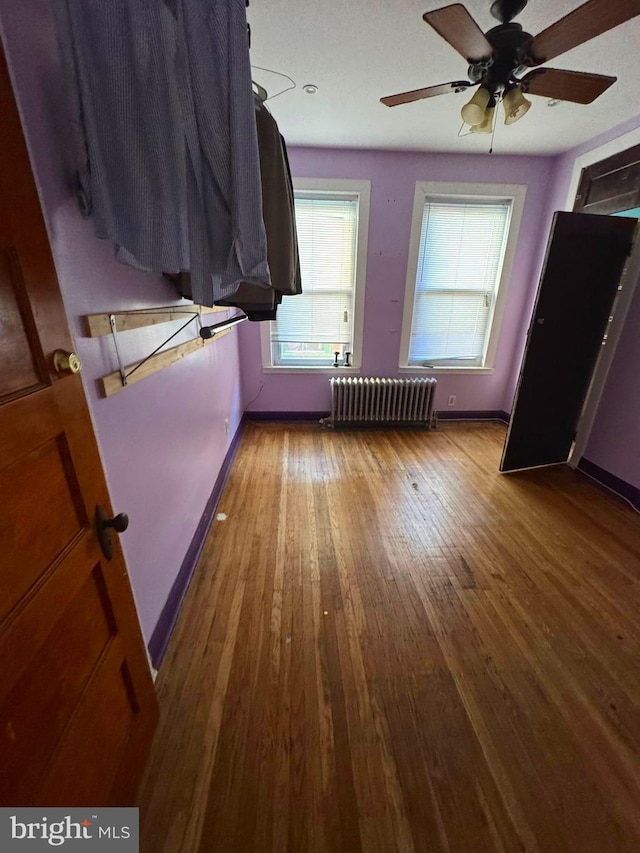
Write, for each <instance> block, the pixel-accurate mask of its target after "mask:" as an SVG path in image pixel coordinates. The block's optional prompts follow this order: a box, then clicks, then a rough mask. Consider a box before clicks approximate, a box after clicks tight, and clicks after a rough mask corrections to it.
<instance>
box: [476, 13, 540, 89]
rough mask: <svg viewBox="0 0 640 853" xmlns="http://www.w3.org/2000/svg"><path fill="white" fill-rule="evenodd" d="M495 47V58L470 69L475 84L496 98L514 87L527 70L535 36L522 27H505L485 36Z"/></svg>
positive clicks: (490, 31)
mask: <svg viewBox="0 0 640 853" xmlns="http://www.w3.org/2000/svg"><path fill="white" fill-rule="evenodd" d="M485 35H486V39H487V41H488V42H489V43H490V44H491V46H492V47H493V49H494V51H495V54H494V56H493V59H489V60H484V59H482V60H479V61H478V62H473V63H472V64H471V65H470V66H469V79H470V80H471V82H472V83H482V85H483V86H484V87H485V88H486V89H489V91H490V92H491V94H492V95H494V94H496V93H497V92H500V91H503V90H505V89H509V88H511V87H512V86H513V85H515V83H516V76H515V75H517V74H518V73H521V72H524V71H526V69H527V66H526V56H527V52H528V51H527V47H528V45H529V44H530V43H531V41H532V39H533V36H532V35H531V33H527V32H525V31H524V30H523V29H522V27H521V26H520V24H513V23H511V24H501V25H500V26H499V27H494V28H493V29H492V30H489V32H488V33H486V34H485Z"/></svg>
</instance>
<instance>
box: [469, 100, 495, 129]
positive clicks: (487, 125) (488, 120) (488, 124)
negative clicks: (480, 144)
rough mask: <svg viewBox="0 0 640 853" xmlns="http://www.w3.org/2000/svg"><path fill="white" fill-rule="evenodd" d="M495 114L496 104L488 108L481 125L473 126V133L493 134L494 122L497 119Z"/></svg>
mask: <svg viewBox="0 0 640 853" xmlns="http://www.w3.org/2000/svg"><path fill="white" fill-rule="evenodd" d="M495 114H496V108H495V104H494V105H493V106H492V107H487V109H486V110H485V113H484V118H483V120H482V121H481V122H480V123H479V124H472V125H471V133H493V120H494V118H495Z"/></svg>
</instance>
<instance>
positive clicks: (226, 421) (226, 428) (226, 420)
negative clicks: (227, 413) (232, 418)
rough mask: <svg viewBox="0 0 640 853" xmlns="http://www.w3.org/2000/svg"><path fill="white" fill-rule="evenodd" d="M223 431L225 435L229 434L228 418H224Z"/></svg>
mask: <svg viewBox="0 0 640 853" xmlns="http://www.w3.org/2000/svg"><path fill="white" fill-rule="evenodd" d="M224 432H225V435H229V418H225V419H224Z"/></svg>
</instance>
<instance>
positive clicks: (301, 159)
mask: <svg viewBox="0 0 640 853" xmlns="http://www.w3.org/2000/svg"><path fill="white" fill-rule="evenodd" d="M289 153H290V160H291V168H292V172H293V174H294V175H295V176H298V177H305V178H315V177H325V178H351V179H368V180H370V181H371V208H370V221H369V245H368V258H367V280H366V305H365V316H364V342H363V352H362V375H365V376H366V375H373V376H397V375H399V373H398V361H399V353H400V337H401V329H402V311H403V301H404V291H405V283H406V275H407V260H408V253H409V238H410V232H411V216H412V212H413V199H414V193H415V184H416V181H418V180H431V181H458V182H480V183H496V184H497V183H503V184H525V185H526V186H527V198H526V202H525V209H524V215H523V218H522V225H521V229H520V240H519V244H518V249H517V252H516V256H515V261H514V265H513V273H512V283H511V288H510V292H509V299H508V303H507V306H506V311H505V316H504V322H503V325H502V331H501V335H500V340H499V345H498V352H497V357H496V367H495V370H494V372H493V374H491V375H480V376H469V375H463V376H455V375H452V374H438V392H437V397H436V406H437V407H440V408H444V407H445V406H446V400H447V397H448V396H449V395H451V394H455V395H456V408H457V409H459V410H461V411H462V410H496V409H502V408H503V402H504V397H505V384H506V383H507V381H508V379H509V378H510V376H511V373H512V371H513V362H514V351H515V350H516V349H517V348H518V346H519V343H520V342H519V336H520V333H521V327H522V315H523V311H525V310H526V305H527V304H528V303H529V301H530V293H531V286H532V280H533V278H534V277H535V273H536V264H537V263H538V260H539V245H540V241H541V239H542V238H541V235H542V234H544V233H546V231H547V230H548V222H547V219H548V206H547V203H546V200H547V195H548V192H549V186H550V179H551V173H552V168H551V167H552V165H553V162H554V161H553V160H552V159H550V158H545V157H507V156H499V155H492V156H487V155H482V156H478V155H456V154H421V153H412V152H389V151H356V150H338V149H317V148H297V149H296V148H294V149H292V150H291V151H290V152H289ZM240 354H241V368H242V380H243V391H244V395H245V397H244V399H245V405H246V407H247V409H248V410H249V411H252V410H253V411H323V410H328V408H329V391H328V377H327V376H326V375H319V376H318V375H311V374H304V375H301V374H297V375H296V374H277V375H276V374H273V373H271V374H266V373H263V371H262V367H261V353H260V330H259V327H258V325H257V324H255V325H253V324H248V323H246V324H245V325H244V327H243V328H242V329H241V330H240Z"/></svg>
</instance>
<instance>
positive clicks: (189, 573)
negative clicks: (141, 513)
mask: <svg viewBox="0 0 640 853" xmlns="http://www.w3.org/2000/svg"><path fill="white" fill-rule="evenodd" d="M243 429H244V420H243V421H241V422H240V425H239V426H238V429H237V430H236V433H235V435H234V436H233V439H232V441H231V444H230V445H229V448H228V450H227V453H226V455H225V457H224V460H223V462H222V465H221V466H220V471H219V472H218V476H217V477H216V481H215V483H214V486H213V489H212V491H211V494H210V495H209V499H208V501H207V503H206V504H205V507H204V510H203V512H202V516H201V518H200V521H199V522H198V526H197V527H196V531H195V533H194V534H193V538H192V539H191V543H190V545H189V547H188V548H187V553H186V554H185V556H184V559H183V561H182V565H181V566H180V570H179V571H178V574H177V575H176V578H175V580H174V582H173V586H172V587H171V590H170V592H169V595H168V596H167V600H166V602H165V605H164V607H163V608H162V612H161V613H160V617H159V618H158V621H157V623H156V627H155V628H154V629H153V633H152V635H151V639H150V640H149V645H148V649H149V655H150V656H151V662H152V664H153V666H154V668H155V669H159V668H160V664H161V663H162V660H163V658H164V655H165V653H166V651H167V646H168V645H169V640H170V639H171V635H172V633H173V629H174V628H175V625H176V622H177V621H178V616H179V615H180V610H181V608H182V602H183V601H184V597H185V595H186V594H187V589H188V588H189V584H190V582H191V578H192V577H193V573H194V571H195V569H196V566H197V564H198V560H199V558H200V554H201V553H202V549H203V547H204V543H205V542H206V539H207V536H208V534H209V528H210V527H211V522H212V521H213V517H214V515H215V512H216V509H217V508H218V503H219V501H220V497H221V495H222V490H223V489H224V487H225V484H226V482H227V478H228V477H229V472H230V471H231V466H232V464H233V460H234V459H235V456H236V452H237V450H238V446H239V444H240V439H241V438H242V432H243Z"/></svg>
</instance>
